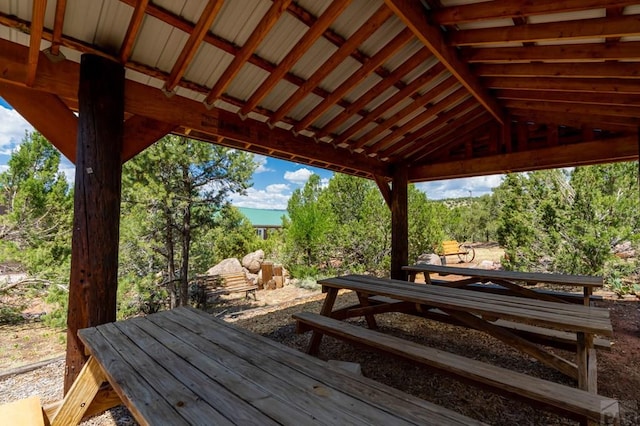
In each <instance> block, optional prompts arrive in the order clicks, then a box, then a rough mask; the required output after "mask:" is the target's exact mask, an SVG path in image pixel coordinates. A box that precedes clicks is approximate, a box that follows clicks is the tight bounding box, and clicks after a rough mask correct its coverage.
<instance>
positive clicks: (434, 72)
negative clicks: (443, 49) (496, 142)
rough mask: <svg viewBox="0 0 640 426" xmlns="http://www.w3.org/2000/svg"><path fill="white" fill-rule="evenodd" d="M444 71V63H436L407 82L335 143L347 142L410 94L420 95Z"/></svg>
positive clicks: (341, 135) (337, 138)
mask: <svg viewBox="0 0 640 426" xmlns="http://www.w3.org/2000/svg"><path fill="white" fill-rule="evenodd" d="M444 72H445V69H444V66H443V65H441V64H437V65H434V66H433V67H431V68H430V69H429V70H428V71H427V72H425V73H424V74H422V75H420V76H419V77H417V78H416V79H415V80H413V81H412V82H411V83H409V84H407V85H406V86H405V87H404V88H403V89H402V90H400V91H398V92H396V93H395V94H393V95H392V96H391V97H389V98H388V99H387V100H386V101H384V102H383V103H382V104H380V105H378V106H377V107H375V108H374V109H373V110H371V111H370V112H369V113H368V114H367V115H366V116H365V117H363V118H362V119H361V120H360V121H357V122H356V123H354V124H353V125H352V126H351V127H349V128H348V129H347V130H345V131H344V132H342V133H340V135H338V136H337V137H336V138H335V139H334V141H333V143H334V144H336V145H339V144H341V143H345V142H347V140H348V139H349V138H350V137H351V136H353V135H355V134H357V133H358V132H359V131H361V130H362V129H364V128H365V127H366V126H367V124H369V123H371V122H373V121H374V120H376V119H377V118H378V117H380V116H381V115H382V114H384V113H385V112H387V111H388V110H389V109H390V108H393V107H394V106H395V105H396V104H397V103H399V102H401V101H403V100H404V99H406V98H407V97H408V96H410V95H412V94H413V95H414V96H416V97H417V96H419V95H418V93H417V92H418V91H419V90H420V89H421V88H423V87H424V86H426V85H427V84H428V83H429V82H431V81H433V80H434V79H436V78H438V77H439V76H440V75H442V74H443V73H444Z"/></svg>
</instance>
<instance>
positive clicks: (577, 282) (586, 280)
mask: <svg viewBox="0 0 640 426" xmlns="http://www.w3.org/2000/svg"><path fill="white" fill-rule="evenodd" d="M402 269H403V270H405V271H409V272H426V273H438V274H441V275H462V276H467V277H475V278H486V279H491V278H494V279H501V280H510V281H522V282H526V283H530V284H535V283H550V284H559V285H570V286H578V287H602V286H603V285H604V282H603V279H602V277H595V276H590V275H569V274H544V273H538V272H519V271H502V270H487V269H477V268H459V267H455V266H440V265H429V264H420V265H410V266H403V267H402Z"/></svg>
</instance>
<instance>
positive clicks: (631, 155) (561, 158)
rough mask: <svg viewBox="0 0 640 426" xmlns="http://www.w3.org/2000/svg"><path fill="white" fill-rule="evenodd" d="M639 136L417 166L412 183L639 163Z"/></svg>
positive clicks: (410, 175)
mask: <svg viewBox="0 0 640 426" xmlns="http://www.w3.org/2000/svg"><path fill="white" fill-rule="evenodd" d="M636 139H637V135H635V134H634V135H627V136H621V137H618V138H612V139H602V140H597V141H593V142H584V143H577V144H572V145H560V146H556V147H551V148H541V149H535V150H530V151H526V152H514V153H511V154H508V155H507V154H500V155H496V156H488V157H480V158H474V159H471V160H462V161H451V162H448V163H437V164H424V165H421V166H420V165H416V166H414V167H412V168H411V171H410V173H409V179H410V181H412V182H420V181H431V180H440V179H456V178H462V177H472V176H483V175H490V174H497V173H513V172H527V171H533V170H542V169H556V168H561V167H570V166H577V165H590V164H599V163H604V162H609V163H613V162H618V161H636V160H638V148H639V147H638V143H637V140H636Z"/></svg>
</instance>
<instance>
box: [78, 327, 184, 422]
mask: <svg viewBox="0 0 640 426" xmlns="http://www.w3.org/2000/svg"><path fill="white" fill-rule="evenodd" d="M79 335H80V338H81V339H82V341H83V342H84V344H85V345H86V346H87V347H88V348H90V350H91V353H92V354H94V357H95V358H96V360H97V361H98V363H99V364H100V365H101V366H102V369H103V371H104V373H105V376H106V377H107V379H108V380H109V383H110V384H111V386H112V387H113V389H114V390H115V391H116V393H117V394H118V395H119V396H120V399H121V400H122V402H123V403H124V404H125V405H126V406H127V408H128V409H129V411H131V414H133V416H134V417H135V419H136V420H137V421H138V422H139V423H140V424H143V425H145V424H149V423H148V422H147V421H146V420H145V418H147V416H151V417H150V418H162V419H163V420H164V421H165V422H167V424H172V425H186V424H187V422H186V421H185V420H184V419H183V418H182V416H180V414H178V412H177V411H176V410H175V409H174V408H173V407H172V405H170V404H167V402H166V400H165V398H164V396H163V395H162V394H161V393H159V392H158V391H157V390H156V389H154V388H153V387H151V386H150V385H149V383H148V382H147V381H146V380H145V379H144V378H143V377H142V376H141V373H142V372H144V371H151V370H146V368H147V367H149V368H153V367H152V366H149V365H146V364H145V365H144V366H143V367H144V368H141V366H140V365H138V364H137V361H136V360H133V361H134V362H135V364H134V365H131V364H129V363H128V362H127V361H125V359H123V350H122V349H120V350H119V349H116V348H114V347H113V346H112V345H111V344H110V343H109V339H108V338H107V337H105V336H104V335H103V334H102V333H101V332H100V331H98V329H97V328H88V329H84V330H80V332H79ZM125 347H126V346H125ZM135 401H144V404H134V402H135ZM174 402H175V403H177V402H178V401H174Z"/></svg>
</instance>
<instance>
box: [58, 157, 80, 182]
mask: <svg viewBox="0 0 640 426" xmlns="http://www.w3.org/2000/svg"><path fill="white" fill-rule="evenodd" d="M58 170H60V171H61V172H62V173H64V176H65V178H66V179H67V182H69V185H71V186H73V183H74V182H75V180H76V168H75V166H74V165H73V164H70V165H65V164H64V163H62V162H61V164H60V167H59V168H58Z"/></svg>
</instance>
